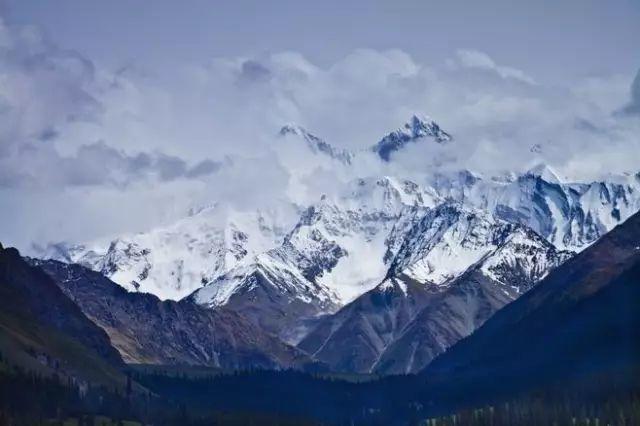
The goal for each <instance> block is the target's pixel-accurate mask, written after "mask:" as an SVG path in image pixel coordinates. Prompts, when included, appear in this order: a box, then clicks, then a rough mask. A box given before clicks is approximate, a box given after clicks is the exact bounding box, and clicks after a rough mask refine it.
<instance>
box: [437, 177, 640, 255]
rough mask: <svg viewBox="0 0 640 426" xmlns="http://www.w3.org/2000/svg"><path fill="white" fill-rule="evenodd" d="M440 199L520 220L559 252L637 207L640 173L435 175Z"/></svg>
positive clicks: (582, 244)
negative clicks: (572, 178)
mask: <svg viewBox="0 0 640 426" xmlns="http://www.w3.org/2000/svg"><path fill="white" fill-rule="evenodd" d="M432 185H433V187H434V188H435V190H436V191H437V193H438V194H439V195H440V196H441V197H443V198H453V199H455V200H458V201H459V202H460V203H462V204H464V205H467V206H470V207H473V208H475V209H478V210H482V211H489V212H492V213H493V214H494V215H495V216H496V217H498V218H501V219H504V220H506V221H508V222H512V223H521V224H524V225H526V226H528V227H530V228H531V229H533V230H534V231H536V232H537V233H538V234H540V235H542V236H543V237H544V238H546V239H547V240H548V241H549V242H550V243H552V244H553V245H555V246H556V247H558V248H559V249H562V250H572V251H580V250H582V249H584V248H586V247H587V246H588V245H590V244H591V243H593V242H594V241H595V240H597V239H598V238H599V237H601V236H602V235H604V234H605V233H606V232H608V231H609V230H611V229H612V228H613V227H614V226H616V225H617V224H619V223H621V222H623V221H624V220H625V219H626V218H628V217H629V216H631V215H632V214H633V213H635V212H636V211H638V210H639V209H640V173H639V174H635V175H626V176H612V177H610V178H609V179H608V180H603V181H597V182H585V183H582V182H565V181H564V180H563V179H562V178H560V177H559V176H558V174H557V173H556V172H555V171H553V170H552V169H551V168H550V167H548V166H545V165H539V166H537V167H534V168H533V169H531V170H529V171H526V172H525V173H522V174H520V175H516V174H511V175H508V176H502V177H499V178H495V177H494V178H489V179H485V178H483V177H481V176H478V175H474V174H472V173H470V172H461V173H458V174H455V175H452V176H437V177H436V178H435V179H434V180H433V182H432Z"/></svg>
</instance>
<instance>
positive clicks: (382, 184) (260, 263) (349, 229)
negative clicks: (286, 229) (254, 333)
mask: <svg viewBox="0 0 640 426" xmlns="http://www.w3.org/2000/svg"><path fill="white" fill-rule="evenodd" d="M436 201H437V198H436V197H435V196H434V195H433V194H430V193H428V192H426V191H424V190H422V189H421V188H420V187H419V186H418V185H416V184H415V183H413V182H410V181H398V180H396V179H392V178H389V177H385V178H382V179H358V180H356V181H354V182H352V183H351V184H350V185H349V186H348V187H347V189H346V190H345V191H344V192H343V193H342V194H340V195H338V196H337V197H335V198H329V197H323V198H322V199H321V200H320V202H318V203H317V204H316V205H313V206H311V207H309V208H308V209H307V210H306V211H304V212H303V213H302V215H301V217H300V219H299V221H298V223H297V224H296V226H295V227H294V228H293V230H292V231H291V232H290V233H289V234H288V235H287V236H286V237H285V238H284V242H283V243H282V244H281V245H280V246H279V247H277V248H274V249H271V250H268V251H267V252H265V253H262V254H259V255H258V256H256V257H254V258H253V259H251V260H250V261H248V262H243V263H242V264H240V265H238V266H237V267H236V268H234V269H233V270H231V271H229V272H228V273H227V274H225V275H223V276H221V277H219V278H218V279H216V280H214V281H212V282H211V283H209V284H207V285H206V286H205V287H203V288H202V289H200V290H198V291H196V292H195V293H194V294H193V296H192V297H193V299H194V300H195V301H197V302H198V303H200V304H204V305H207V306H210V307H217V306H222V305H232V306H236V307H237V309H240V310H245V311H249V312H246V314H247V315H249V316H252V317H255V315H253V313H252V312H253V311H255V310H256V303H252V304H251V305H248V306H245V300H246V299H250V300H256V298H259V297H260V298H261V297H262V295H265V297H264V298H265V301H264V303H262V304H260V309H269V311H270V312H271V313H270V314H269V315H268V318H269V324H265V323H264V321H261V318H255V320H256V321H257V322H258V323H260V325H262V326H266V327H267V330H268V331H271V332H274V333H278V332H279V330H281V329H282V326H283V324H286V325H287V327H286V328H285V330H286V331H287V336H286V337H287V339H290V340H295V338H296V336H297V331H296V333H293V334H290V332H292V329H291V326H292V325H293V324H292V323H291V322H292V321H293V322H299V319H300V318H305V317H306V318H311V317H313V316H315V315H318V314H324V313H329V312H333V311H335V310H336V309H338V308H339V307H341V306H344V304H346V303H348V302H350V301H351V300H353V299H355V298H356V297H358V296H359V295H361V294H362V293H364V292H366V291H367V290H369V289H371V288H373V287H374V286H375V285H377V284H378V283H379V282H380V281H381V280H382V279H383V278H384V277H385V275H386V274H387V270H388V265H387V264H386V263H387V262H388V261H389V259H390V258H389V255H388V251H389V247H388V245H387V244H386V240H387V238H388V236H389V233H390V232H391V230H392V229H393V227H394V225H395V223H396V222H397V221H398V220H399V218H400V217H401V216H402V215H403V214H405V213H406V212H408V211H413V210H414V209H416V208H421V209H426V208H428V207H431V206H433V205H435V204H436ZM267 295H268V297H266V296H267ZM282 295H284V296H286V297H282ZM263 316H265V315H263ZM278 318H279V319H280V320H278ZM281 335H282V334H281Z"/></svg>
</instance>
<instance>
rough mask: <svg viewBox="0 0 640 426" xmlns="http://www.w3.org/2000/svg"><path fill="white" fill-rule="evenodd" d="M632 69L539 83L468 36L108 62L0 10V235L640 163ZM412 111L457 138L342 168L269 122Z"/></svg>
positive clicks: (374, 135)
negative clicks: (345, 187) (445, 45)
mask: <svg viewBox="0 0 640 426" xmlns="http://www.w3.org/2000/svg"><path fill="white" fill-rule="evenodd" d="M631 82H632V76H631V75H615V76H596V77H592V78H589V79H582V80H576V81H571V82H568V84H567V85H566V86H564V87H546V86H544V85H542V84H540V83H538V82H536V79H535V76H531V75H529V74H528V73H527V72H526V70H518V69H516V68H513V67H511V66H509V65H508V64H507V65H505V64H499V63H497V62H496V61H495V60H494V59H492V58H491V57H490V56H488V55H487V54H485V53H483V52H479V51H476V50H470V49H466V50H458V51H456V52H452V54H451V57H450V58H449V59H447V60H444V61H438V60H435V59H434V61H433V62H432V63H417V62H416V61H415V60H414V59H413V58H412V57H411V56H410V55H408V54H407V53H405V52H403V51H402V50H397V49H396V50H385V51H378V50H370V49H361V50H356V51H354V52H352V53H350V54H349V55H347V56H345V57H344V58H342V59H340V60H339V61H336V62H335V63H333V64H331V65H329V66H318V65H316V64H314V63H313V62H311V61H309V60H308V59H307V58H305V57H304V56H303V55H302V54H300V53H296V52H281V53H275V54H270V55H265V56H263V57H255V58H248V57H236V58H213V59H207V58H203V59H202V62H201V63H200V64H194V63H189V64H186V63H178V64H176V66H175V68H172V69H161V70H157V69H156V70H148V69H144V68H143V67H141V66H140V65H137V64H133V65H130V66H127V67H124V68H122V69H119V70H104V69H97V67H95V66H94V65H93V64H92V62H91V61H90V60H89V59H87V58H83V57H82V56H81V55H79V54H77V53H75V52H70V51H67V50H64V49H62V48H60V47H58V46H56V45H55V44H54V43H53V42H51V41H49V40H47V39H46V38H44V37H43V36H42V35H41V34H40V33H39V31H38V30H37V29H34V28H12V27H8V26H6V25H5V24H3V23H0V207H1V208H2V217H1V218H2V221H1V222H2V226H1V227H0V233H1V234H0V237H2V238H6V239H8V242H9V243H13V244H18V245H21V246H28V245H29V244H30V242H31V241H34V240H37V241H39V242H40V243H41V244H42V243H44V242H46V241H49V240H61V239H71V240H90V239H93V238H96V237H100V236H105V235H109V234H113V233H119V232H124V231H137V230H143V229H145V228H148V227H151V226H154V225H155V224H157V223H165V222H166V221H170V220H171V219H172V218H176V217H180V216H181V215H183V214H184V212H185V211H187V210H188V209H189V207H193V206H194V205H198V204H206V203H211V202H215V201H219V200H223V201H224V202H226V203H228V204H230V205H233V206H234V208H238V209H252V208H257V207H264V206H266V205H269V204H272V203H274V202H280V201H283V200H284V201H285V202H288V201H292V202H295V203H300V204H305V203H308V202H312V201H314V200H317V199H318V198H319V196H320V194H322V193H328V192H331V191H332V190H335V188H337V187H339V186H340V183H342V182H345V181H347V180H349V179H352V178H354V177H356V176H358V177H362V176H368V175H371V176H374V175H379V174H394V175H404V176H407V177H411V178H414V179H418V180H419V179H421V178H423V177H424V176H425V175H428V174H430V173H433V172H434V171H438V170H443V169H445V170H446V169H457V168H469V169H472V170H474V171H478V172H482V173H488V174H493V173H500V172H502V171H503V169H516V170H519V169H524V168H526V167H530V166H532V165H533V164H535V163H537V162H540V161H545V162H548V163H550V164H551V165H552V166H555V167H556V168H558V169H559V170H560V171H561V172H562V173H563V174H565V175H568V176H569V177H572V178H580V179H594V178H597V177H599V176H601V175H603V174H606V173H609V172H624V171H637V170H638V169H639V168H640V167H639V166H638V164H637V155H636V153H637V152H640V141H639V138H638V135H639V134H640V123H639V121H640V120H638V114H639V112H640V76H636V78H635V81H634V82H633V84H632V83H631ZM630 87H631V89H630ZM416 112H417V113H426V114H428V115H431V116H432V117H433V118H434V119H435V120H436V121H437V122H438V123H439V124H440V125H441V126H442V128H443V129H445V130H446V131H447V132H449V133H451V134H452V135H453V136H454V139H455V140H454V142H453V143H451V144H447V145H446V146H442V145H438V144H416V145H413V146H411V147H410V148H409V149H407V150H406V151H404V152H400V153H398V154H397V155H395V156H394V158H393V161H392V162H391V163H389V164H383V163H382V162H380V161H378V160H377V159H376V158H375V157H374V156H373V155H365V154H361V155H360V156H359V157H358V159H357V160H356V161H355V162H354V164H353V165H352V166H351V167H344V166H338V165H336V164H334V163H332V162H331V161H329V160H326V159H324V160H319V159H318V157H317V156H315V155H313V154H312V153H310V152H309V151H308V150H307V149H306V147H305V146H304V145H303V144H301V143H299V142H300V141H297V140H288V141H283V140H281V138H278V137H277V136H276V135H277V132H278V130H279V128H280V126H282V125H283V124H286V123H292V122H293V123H298V124H301V125H303V126H305V127H306V128H308V129H309V130H310V131H311V132H313V133H315V134H317V135H318V136H320V137H322V138H324V139H326V140H327V141H328V142H330V143H332V144H334V145H335V146H337V147H339V148H345V149H349V150H351V151H354V152H361V151H363V150H365V149H366V148H367V147H369V146H371V145H373V144H374V143H375V142H377V141H378V140H379V139H380V138H381V137H382V136H383V135H384V134H386V133H387V132H389V131H391V130H393V129H395V128H397V127H399V126H400V125H402V124H403V123H404V122H405V121H406V120H407V119H408V118H409V117H410V116H411V115H412V114H413V113H416ZM534 147H535V148H534ZM70 205H72V206H73V207H72V213H69V212H67V211H66V210H68V209H69V208H70V207H69V206H70ZM47 206H50V212H49V213H47V214H46V215H43V214H35V213H34V212H37V211H41V210H42V209H44V208H47Z"/></svg>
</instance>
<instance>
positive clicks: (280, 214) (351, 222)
mask: <svg viewBox="0 0 640 426" xmlns="http://www.w3.org/2000/svg"><path fill="white" fill-rule="evenodd" d="M280 136H281V138H279V139H278V140H277V141H276V144H277V143H281V144H283V145H282V146H281V147H279V148H282V147H285V148H286V149H285V153H284V154H282V155H281V156H280V157H278V158H279V161H280V160H281V161H283V165H284V166H285V168H287V170H288V172H289V175H290V179H289V187H288V188H289V189H291V188H292V187H293V188H294V189H300V188H304V186H300V187H296V185H299V184H300V182H302V181H304V180H305V179H313V178H314V176H316V175H314V173H315V172H316V171H318V170H320V169H321V173H320V175H322V173H325V174H326V173H327V172H329V173H335V174H336V176H337V177H338V178H337V179H336V180H335V182H336V188H333V191H331V193H330V194H327V195H320V194H318V196H317V198H314V200H315V201H314V202H312V203H307V202H306V201H305V202H304V205H303V206H298V205H295V204H293V203H290V204H287V205H286V206H284V205H283V206H282V207H281V208H280V207H279V208H277V209H272V210H260V211H256V210H252V211H241V210H238V209H234V208H230V207H228V206H225V205H222V204H215V205H213V206H212V207H207V208H204V209H198V210H196V211H194V212H192V213H191V214H189V215H188V216H186V217H184V218H183V219H181V220H179V221H177V222H176V223H174V224H172V225H169V226H164V227H160V228H156V229H151V230H149V231H146V232H144V233H140V234H135V235H127V236H121V237H118V238H116V239H114V240H113V241H111V242H109V243H107V244H102V245H100V244H97V245H96V244H91V245H84V246H83V245H80V246H71V245H68V244H64V243H62V244H56V245H51V246H48V247H47V248H45V249H42V250H41V251H40V255H39V257H42V258H53V259H57V260H60V261H63V262H67V263H80V264H82V265H84V266H87V267H89V268H91V269H93V270H94V271H98V272H100V273H102V274H104V275H105V276H107V277H108V278H110V279H111V280H113V281H114V282H116V283H118V284H120V285H121V286H123V287H124V288H126V289H128V290H132V291H139V292H150V293H153V294H155V295H157V296H159V297H160V298H161V299H181V298H185V297H186V298H187V301H188V302H189V303H192V302H195V303H197V304H199V305H201V306H203V307H206V308H209V309H212V310H214V311H218V310H224V311H225V312H230V313H231V314H229V315H238V316H239V318H242V319H243V320H246V321H248V322H249V323H250V324H252V325H253V326H254V327H255V328H256V330H263V331H265V332H267V333H269V334H270V335H274V336H278V337H279V338H280V339H281V340H284V341H286V342H287V343H288V344H296V345H298V346H299V348H301V349H303V350H305V351H306V352H308V353H309V354H310V355H313V356H314V357H315V358H316V359H317V360H319V361H321V362H323V363H325V364H327V365H329V366H331V367H332V368H334V369H336V370H340V371H358V372H370V371H371V372H380V373H402V372H412V371H417V370H418V369H420V368H422V367H424V366H425V365H426V364H427V363H429V362H430V361H431V359H433V357H434V356H436V355H438V354H439V353H441V352H442V351H444V350H445V349H446V348H447V347H449V346H450V345H451V344H453V343H455V342H456V341H457V340H459V339H461V338H463V337H464V336H467V335H468V334H470V333H471V332H472V331H473V330H475V328H477V327H478V326H480V325H481V324H482V323H483V322H484V321H485V320H486V319H487V318H489V316H491V315H492V314H493V313H494V312H495V311H496V310H497V309H499V308H501V307H502V306H504V305H505V304H506V303H509V302H510V301H512V300H514V299H515V298H517V297H519V296H520V295H521V294H523V293H525V292H526V291H528V290H529V289H530V288H531V287H533V286H534V285H535V284H536V283H537V282H538V281H540V280H541V279H542V278H543V277H544V276H545V275H546V274H548V273H549V271H551V270H552V269H553V268H555V267H557V266H558V265H559V264H561V263H562V262H563V261H565V260H566V259H567V258H568V257H569V256H570V255H571V253H574V252H579V251H581V250H583V249H584V248H586V247H588V246H589V245H590V244H591V243H593V242H594V241H596V240H597V239H598V238H599V237H600V236H602V235H604V234H605V233H606V232H608V231H609V230H611V229H612V228H613V227H614V226H616V225H617V224H618V223H621V222H622V221H624V220H625V219H626V218H628V217H629V216H631V215H632V214H633V213H634V212H636V211H638V210H640V174H636V175H626V176H616V177H609V178H607V179H605V180H602V181H598V182H584V183H581V182H570V181H568V180H567V179H566V178H564V177H562V176H560V174H558V173H556V172H555V171H553V170H552V169H551V168H550V167H548V166H545V165H540V166H536V167H534V168H532V169H530V170H526V171H524V172H517V171H513V172H511V173H508V174H505V175H501V176H483V175H480V174H477V173H473V172H471V171H468V170H461V171H457V172H448V173H433V174H429V173H425V176H428V177H425V178H422V179H421V180H416V181H412V180H408V179H406V178H404V177H402V178H401V177H396V176H380V174H381V173H379V174H375V173H370V174H368V175H366V177H360V176H361V175H360V174H359V173H361V172H362V170H363V169H362V166H363V165H365V166H366V164H368V163H367V161H369V160H373V161H376V162H377V163H378V164H379V165H381V168H380V169H379V170H387V171H388V170H389V167H388V165H384V163H383V162H387V161H389V160H390V159H392V155H393V153H394V152H397V151H398V150H401V149H403V147H405V146H407V145H408V144H411V143H418V142H419V143H422V141H424V142H425V143H448V142H450V141H452V142H453V139H452V137H451V136H450V135H449V134H448V133H446V132H444V131H443V130H442V129H441V128H440V127H439V126H438V125H437V124H436V123H435V122H433V121H432V120H430V119H426V118H420V117H418V116H414V117H412V118H411V120H410V121H409V122H408V123H407V124H406V125H405V126H404V127H402V128H400V129H398V130H396V131H394V132H391V133H389V134H388V135H387V136H385V137H384V138H382V140H381V141H380V142H379V143H377V144H376V145H375V147H374V148H371V150H369V151H360V152H357V153H351V152H348V151H343V150H340V149H338V148H335V147H333V146H332V145H330V144H328V143H326V142H324V141H323V140H322V139H320V138H318V137H316V136H314V135H312V134H311V133H309V132H308V131H306V130H305V129H303V128H301V127H299V126H294V125H290V126H285V127H283V128H282V129H281V131H280ZM301 142H303V143H301ZM453 143H454V142H453ZM276 148H278V147H276ZM279 148H278V149H279ZM295 150H301V152H294V151H295ZM372 151H373V152H374V153H375V154H376V156H377V157H378V158H379V159H380V160H381V161H378V160H375V158H373V156H372V155H371V152H372ZM298 154H300V155H298ZM278 155H280V154H278ZM359 155H363V158H364V157H366V159H367V161H363V162H360V161H359V160H358V159H359V158H360V157H358V156H359ZM301 159H303V160H301ZM356 160H358V161H356ZM360 163H362V164H360ZM377 170H378V169H377ZM354 176H355V178H354Z"/></svg>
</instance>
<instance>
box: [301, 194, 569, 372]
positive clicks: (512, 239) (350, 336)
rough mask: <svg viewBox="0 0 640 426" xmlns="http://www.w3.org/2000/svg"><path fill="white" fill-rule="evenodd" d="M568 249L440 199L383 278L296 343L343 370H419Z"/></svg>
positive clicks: (566, 255)
mask: <svg viewBox="0 0 640 426" xmlns="http://www.w3.org/2000/svg"><path fill="white" fill-rule="evenodd" d="M570 256H571V253H568V252H560V251H558V250H556V249H555V248H554V247H553V246H552V245H551V244H550V243H548V242H547V241H546V240H544V239H543V238H542V237H540V236H539V235H538V234H536V233H535V232H533V231H532V230H530V229H528V228H526V227H524V226H521V225H514V224H510V223H508V222H505V221H502V220H499V219H494V218H493V217H492V216H491V215H490V214H487V213H481V212H469V211H465V210H463V209H461V208H460V207H458V206H455V205H451V204H447V203H445V204H442V205H440V206H438V207H436V208H435V209H431V210H429V211H427V213H426V214H425V215H424V216H423V218H422V219H421V220H419V221H417V222H416V223H415V224H414V226H413V228H412V229H411V230H409V231H408V233H407V236H406V238H405V241H404V243H403V245H402V247H401V249H400V250H399V251H398V253H397V254H396V256H395V258H394V259H393V261H392V262H391V264H390V269H389V274H388V277H387V278H386V279H385V280H384V281H383V282H382V283H381V284H380V285H378V286H377V287H375V288H374V289H373V290H371V291H369V292H367V293H365V294H363V295H362V296H360V297H359V298H357V299H356V300H355V301H354V302H352V303H350V304H348V305H347V306H345V307H344V308H342V309H341V310H340V311H338V312H337V313H336V314H334V315H330V316H328V317H325V318H323V319H322V320H320V322H319V324H318V325H317V326H316V327H315V328H314V329H313V330H312V331H311V332H310V333H309V334H308V335H307V336H306V337H305V338H304V339H303V340H302V341H301V342H300V344H299V347H300V348H301V349H303V350H305V351H307V352H308V353H310V354H311V355H312V356H314V357H315V358H316V359H318V360H320V361H322V362H324V363H327V364H328V365H330V366H331V367H332V368H333V369H335V370H339V371H357V372H372V371H375V372H379V373H406V372H415V371H418V370H419V369H421V368H423V367H424V366H425V365H426V363H428V362H429V361H430V360H431V359H433V357H435V356H436V355H437V354H439V353H440V352H442V351H443V350H445V349H446V348H447V347H449V346H450V345H452V344H453V343H455V342H456V341H457V340H459V339H461V338H462V337H465V336H466V335H468V334H470V333H471V332H472V331H473V330H474V329H475V328H477V327H478V326H479V325H481V324H482V322H484V321H485V320H486V319H487V318H488V317H489V316H490V315H491V314H493V312H495V311H496V310H498V309H499V308H501V307H502V306H504V305H505V304H506V303H508V302H510V301H512V300H514V299H515V298H517V297H518V296H519V295H520V294H522V293H523V292H525V291H527V290H528V289H529V288H531V287H532V286H533V285H535V284H536V283H537V282H538V281H539V280H540V279H542V278H543V277H544V276H545V275H546V274H547V273H548V272H549V271H550V270H552V269H553V268H555V267H557V266H558V265H559V264H561V263H562V262H564V261H565V260H566V259H567V258H569V257H570ZM425 312H426V313H425ZM440 314H442V315H443V317H442V321H441V322H440V320H436V318H437V315H440ZM447 318H448V320H447ZM354 336H357V337H354ZM398 342H399V343H398ZM345 348H347V350H345Z"/></svg>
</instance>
